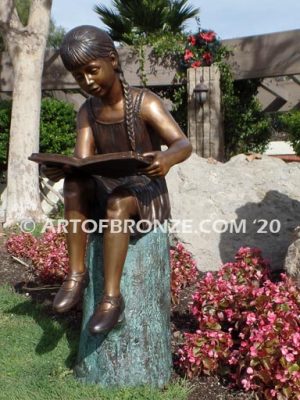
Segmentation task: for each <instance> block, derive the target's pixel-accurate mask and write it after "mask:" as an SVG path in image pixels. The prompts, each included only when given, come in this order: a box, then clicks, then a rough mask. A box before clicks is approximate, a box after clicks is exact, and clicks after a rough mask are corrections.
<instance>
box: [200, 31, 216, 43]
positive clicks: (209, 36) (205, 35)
mask: <svg viewBox="0 0 300 400" xmlns="http://www.w3.org/2000/svg"><path fill="white" fill-rule="evenodd" d="M199 36H200V37H201V39H203V40H205V41H206V42H208V43H210V42H213V41H214V40H215V39H216V33H215V32H213V31H208V32H201V33H199Z"/></svg>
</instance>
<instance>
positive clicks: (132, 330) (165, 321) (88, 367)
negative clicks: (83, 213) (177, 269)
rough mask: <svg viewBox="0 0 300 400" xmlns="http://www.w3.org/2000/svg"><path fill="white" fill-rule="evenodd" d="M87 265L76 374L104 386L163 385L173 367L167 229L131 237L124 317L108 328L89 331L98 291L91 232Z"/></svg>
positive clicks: (95, 238) (97, 243)
mask: <svg viewBox="0 0 300 400" xmlns="http://www.w3.org/2000/svg"><path fill="white" fill-rule="evenodd" d="M87 266H88V269H89V273H90V284H89V286H88V288H87V289H86V291H85V296H84V304H83V321H82V331H81V337H80V344H79V354H78V360H77V365H76V367H75V374H76V376H77V377H78V378H79V379H80V380H82V381H84V382H90V383H99V384H100V385H101V386H103V387H112V386H114V387H116V386H119V387H128V386H140V385H145V384H147V385H151V386H153V387H163V386H164V385H165V384H166V383H167V382H168V381H169V379H170V376H171V371H172V357H171V340H170V339H171V335H170V266H169V243H168V235H167V234H166V233H163V232H161V231H160V230H158V231H157V232H155V231H152V232H150V233H148V234H146V235H144V236H143V237H141V238H140V239H132V240H131V242H130V245H129V249H128V253H127V257H126V262H125V265H124V270H123V275H122V280H121V292H122V294H123V297H124V300H125V305H126V306H125V321H124V322H123V323H122V324H121V325H120V326H118V327H117V328H115V329H113V330H112V331H111V332H109V333H108V334H100V335H97V336H92V335H90V334H89V331H88V322H89V319H90V317H91V316H92V314H93V312H94V309H95V307H96V305H97V304H98V302H99V301H100V299H101V296H102V293H103V255H102V236H101V235H96V234H93V235H91V236H90V239H89V245H88V254H87Z"/></svg>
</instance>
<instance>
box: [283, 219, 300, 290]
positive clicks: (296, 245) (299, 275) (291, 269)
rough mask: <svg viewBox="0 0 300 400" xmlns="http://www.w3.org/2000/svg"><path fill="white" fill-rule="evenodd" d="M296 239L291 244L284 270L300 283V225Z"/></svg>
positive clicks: (296, 232) (296, 229)
mask: <svg viewBox="0 0 300 400" xmlns="http://www.w3.org/2000/svg"><path fill="white" fill-rule="evenodd" d="M295 236H296V240H295V241H294V242H293V243H292V244H291V245H290V246H289V248H288V251H287V255H286V258H285V262H284V270H285V271H286V273H287V274H288V275H289V276H291V277H292V278H293V279H294V280H295V281H297V283H300V226H298V227H297V228H295Z"/></svg>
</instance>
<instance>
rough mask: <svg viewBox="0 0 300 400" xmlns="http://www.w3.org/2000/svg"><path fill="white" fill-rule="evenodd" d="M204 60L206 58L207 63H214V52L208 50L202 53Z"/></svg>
mask: <svg viewBox="0 0 300 400" xmlns="http://www.w3.org/2000/svg"><path fill="white" fill-rule="evenodd" d="M202 58H203V60H205V62H206V64H207V65H210V64H211V63H212V59H213V57H212V54H211V53H209V52H208V51H207V52H206V53H203V55H202Z"/></svg>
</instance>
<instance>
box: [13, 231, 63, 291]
mask: <svg viewBox="0 0 300 400" xmlns="http://www.w3.org/2000/svg"><path fill="white" fill-rule="evenodd" d="M6 248H7V251H8V252H9V253H10V254H12V255H14V256H16V257H21V258H25V259H28V260H30V261H31V262H32V265H33V267H34V273H35V275H36V277H37V278H38V280H39V281H40V282H42V283H46V284H48V283H49V284H51V283H60V282H62V280H63V279H64V277H65V275H66V274H67V272H68V268H69V259H68V256H67V248H66V239H65V235H64V233H63V232H59V231H55V230H54V231H47V232H45V233H44V234H43V235H42V236H41V237H40V238H35V237H34V236H33V235H31V234H30V233H22V234H19V235H17V234H14V235H11V237H10V238H9V239H8V240H7V242H6Z"/></svg>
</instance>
